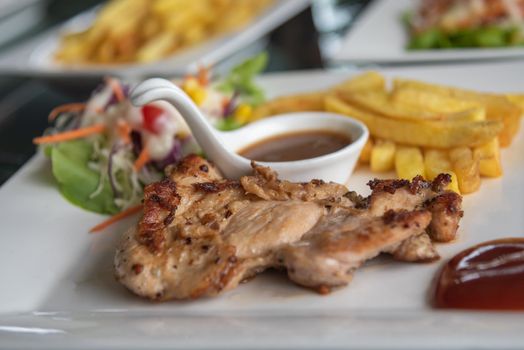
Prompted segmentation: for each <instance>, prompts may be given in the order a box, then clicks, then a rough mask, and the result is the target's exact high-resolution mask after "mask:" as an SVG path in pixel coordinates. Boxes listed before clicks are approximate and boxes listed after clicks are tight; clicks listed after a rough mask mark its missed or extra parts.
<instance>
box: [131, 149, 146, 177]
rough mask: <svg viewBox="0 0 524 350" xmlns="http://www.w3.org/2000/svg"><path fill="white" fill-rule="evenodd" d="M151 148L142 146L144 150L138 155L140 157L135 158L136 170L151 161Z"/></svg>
mask: <svg viewBox="0 0 524 350" xmlns="http://www.w3.org/2000/svg"><path fill="white" fill-rule="evenodd" d="M149 160H150V158H149V150H148V149H147V147H144V148H142V151H141V152H140V154H139V155H138V158H137V159H136V160H135V164H134V165H133V167H134V169H135V171H139V170H140V169H142V168H143V167H144V165H146V163H147V162H149Z"/></svg>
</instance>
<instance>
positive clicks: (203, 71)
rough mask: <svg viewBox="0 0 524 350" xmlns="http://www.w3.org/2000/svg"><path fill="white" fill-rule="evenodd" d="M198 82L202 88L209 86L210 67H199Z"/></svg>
mask: <svg viewBox="0 0 524 350" xmlns="http://www.w3.org/2000/svg"><path fill="white" fill-rule="evenodd" d="M198 82H199V83H200V85H202V86H207V85H208V84H209V67H204V66H199V67H198Z"/></svg>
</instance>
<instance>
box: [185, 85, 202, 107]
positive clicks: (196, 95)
mask: <svg viewBox="0 0 524 350" xmlns="http://www.w3.org/2000/svg"><path fill="white" fill-rule="evenodd" d="M187 94H188V95H189V97H191V99H192V100H193V102H195V103H196V104H197V106H200V105H201V104H202V103H204V101H205V99H206V97H207V91H206V90H205V89H202V88H197V89H195V90H193V91H191V92H188V93H187Z"/></svg>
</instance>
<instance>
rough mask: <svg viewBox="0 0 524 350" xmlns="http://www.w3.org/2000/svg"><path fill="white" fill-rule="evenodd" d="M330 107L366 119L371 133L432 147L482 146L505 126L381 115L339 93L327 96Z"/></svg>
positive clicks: (492, 121) (364, 120) (387, 138)
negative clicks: (404, 118) (426, 120)
mask: <svg viewBox="0 0 524 350" xmlns="http://www.w3.org/2000/svg"><path fill="white" fill-rule="evenodd" d="M325 104H326V110H327V111H330V112H335V113H340V114H345V115H347V116H350V117H353V118H355V119H358V120H360V121H362V122H363V123H364V124H366V126H367V127H368V129H369V130H370V132H371V134H372V135H373V136H375V137H378V138H383V139H386V140H391V141H393V142H396V143H400V144H405V145H411V146H423V147H430V148H452V147H459V146H478V145H482V144H485V143H486V142H488V141H490V140H491V139H493V138H494V137H496V136H497V135H498V134H499V132H500V130H501V129H502V123H501V122H499V121H494V120H491V121H478V122H462V121H460V122H447V121H444V122H413V121H405V120H394V119H391V118H385V117H381V116H377V115H376V114H373V113H369V112H367V111H365V110H362V109H359V108H356V107H354V106H352V105H350V104H348V103H346V102H345V101H343V100H342V99H340V98H338V97H335V96H328V97H326V100H325Z"/></svg>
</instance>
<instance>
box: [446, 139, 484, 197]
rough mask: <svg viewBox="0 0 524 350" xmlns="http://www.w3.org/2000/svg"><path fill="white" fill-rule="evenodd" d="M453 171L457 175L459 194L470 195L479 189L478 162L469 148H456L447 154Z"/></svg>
mask: <svg viewBox="0 0 524 350" xmlns="http://www.w3.org/2000/svg"><path fill="white" fill-rule="evenodd" d="M449 159H450V160H451V163H452V165H453V170H454V171H455V174H457V179H458V184H459V188H460V192H461V193H464V194H466V193H472V192H475V191H477V190H478V189H479V187H480V172H479V160H478V158H476V157H475V156H474V154H473V152H472V151H471V149H470V148H469V147H457V148H454V149H452V150H451V151H450V152H449Z"/></svg>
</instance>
